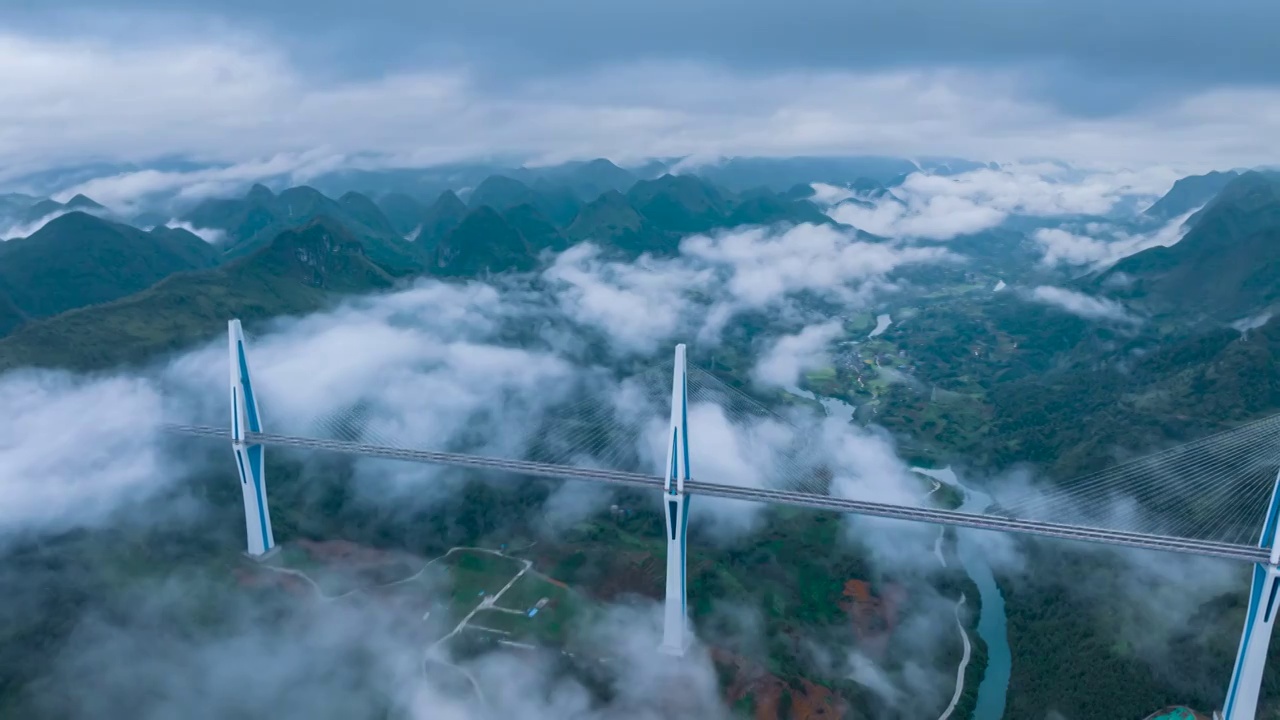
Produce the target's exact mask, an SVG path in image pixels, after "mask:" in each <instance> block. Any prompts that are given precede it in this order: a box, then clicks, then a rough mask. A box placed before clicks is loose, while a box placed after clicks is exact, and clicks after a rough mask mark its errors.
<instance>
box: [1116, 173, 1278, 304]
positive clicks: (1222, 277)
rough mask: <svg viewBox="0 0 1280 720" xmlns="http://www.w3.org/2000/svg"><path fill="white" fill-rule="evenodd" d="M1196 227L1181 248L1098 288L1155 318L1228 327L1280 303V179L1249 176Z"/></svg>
mask: <svg viewBox="0 0 1280 720" xmlns="http://www.w3.org/2000/svg"><path fill="white" fill-rule="evenodd" d="M1192 221H1193V222H1194V225H1192V227H1191V229H1190V231H1188V232H1187V234H1186V236H1184V237H1183V238H1182V240H1181V241H1180V242H1178V243H1177V244H1175V245H1172V246H1170V247H1155V248H1151V249H1148V250H1144V251H1142V252H1140V253H1137V254H1135V255H1132V256H1130V257H1127V258H1125V259H1124V260H1121V261H1120V262H1119V263H1117V264H1116V265H1115V266H1114V267H1113V268H1111V269H1110V270H1109V271H1107V272H1105V273H1103V274H1102V275H1101V276H1100V277H1099V278H1097V279H1096V281H1095V283H1096V285H1097V286H1098V287H1100V288H1104V289H1112V292H1113V293H1114V294H1116V295H1118V296H1119V297H1123V298H1128V299H1134V300H1138V301H1141V302H1142V303H1144V304H1146V305H1147V306H1148V307H1149V308H1150V309H1151V310H1153V311H1155V312H1160V313H1186V314H1190V315H1192V316H1195V315H1201V314H1203V315H1208V316H1212V317H1216V318H1219V319H1224V320H1234V319H1236V318H1239V317H1242V316H1245V315H1249V314H1251V313H1255V312H1259V311H1261V310H1263V309H1265V308H1267V307H1268V306H1270V305H1271V304H1272V303H1274V302H1276V301H1277V300H1278V299H1280V257H1278V256H1277V253H1276V249H1277V248H1280V177H1277V176H1275V175H1267V174H1262V173H1257V172H1249V173H1245V174H1244V175H1241V176H1240V177H1238V178H1235V179H1234V180H1232V181H1231V182H1230V183H1229V184H1228V185H1227V186H1226V187H1225V188H1224V189H1223V190H1222V192H1221V193H1219V195H1218V196H1217V197H1216V198H1214V200H1213V201H1212V202H1211V203H1209V205H1208V206H1206V207H1205V208H1204V210H1202V211H1201V212H1200V213H1198V214H1197V215H1196V216H1195V217H1193V218H1192Z"/></svg>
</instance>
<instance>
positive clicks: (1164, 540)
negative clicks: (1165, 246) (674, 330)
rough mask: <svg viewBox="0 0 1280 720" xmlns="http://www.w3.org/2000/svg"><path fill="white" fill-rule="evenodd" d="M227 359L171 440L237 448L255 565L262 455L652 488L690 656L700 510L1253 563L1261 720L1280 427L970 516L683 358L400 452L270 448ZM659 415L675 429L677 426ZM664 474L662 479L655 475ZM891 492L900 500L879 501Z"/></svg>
mask: <svg viewBox="0 0 1280 720" xmlns="http://www.w3.org/2000/svg"><path fill="white" fill-rule="evenodd" d="M230 360H231V407H232V422H231V427H230V428H218V427H211V426H207V425H191V424H170V425H167V426H166V428H165V429H166V430H168V431H170V432H174V433H178V434H183V435H189V436H196V437H207V438H214V439H222V440H229V441H230V442H231V444H232V448H233V450H234V455H235V458H236V463H237V469H238V471H239V474H240V479H241V485H242V490H243V493H244V501H245V522H246V527H247V531H248V532H247V538H248V546H249V554H250V555H251V556H261V555H263V554H265V553H267V552H268V551H270V550H271V549H272V548H273V547H274V545H275V542H274V537H273V535H272V530H271V519H270V512H269V510H268V503H267V494H266V485H265V477H264V469H265V467H264V460H263V453H264V448H265V447H266V446H268V445H270V446H275V447H283V448H289V447H291V448H296V449H303V450H319V451H326V452H337V453H343V454H348V455H355V456H362V457H368V458H381V459H386V460H399V461H406V462H417V463H427V464H433V465H443V466H453V467H458V468H469V469H476V470H487V471H496V472H503V473H510V474H514V475H525V476H540V477H550V478H563V479H571V480H585V481H593V482H603V483H610V484H615V485H620V486H625V487H631V488H639V489H652V490H655V491H659V492H660V493H661V494H662V498H663V504H664V510H665V512H664V515H665V517H666V526H667V550H668V552H667V597H666V604H665V622H664V636H663V643H662V648H663V650H664V651H666V652H670V653H672V654H683V653H684V651H685V650H686V649H687V647H688V645H689V643H690V642H691V639H692V635H691V632H690V628H689V626H688V619H687V609H686V596H687V592H686V587H685V564H686V562H685V560H686V554H687V551H688V548H687V544H686V535H687V524H688V516H689V515H688V514H689V498H690V496H691V495H706V496H711V497H722V498H730V499H736V500H746V501H752V502H761V503H768V504H775V505H790V506H794V507H805V508H812V509H819V510H827V511H835V512H845V513H853V514H859V515H869V516H875V517H883V518H891V519H900V520H909V521H916V522H925V523H933V524H939V525H951V526H955V527H963V528H974V529H983V530H993V531H1000V532H1012V533H1020V534H1027V535H1037V536H1042V537H1051V538H1059V539H1066V540H1081V541H1086V542H1095V543H1103V544H1107V545H1113V546H1121V547H1133V548H1141V549H1148V550H1157V551H1167V552H1176V553H1183V554H1190V555H1201V556H1208V557H1217V558H1225V559H1229V560H1236V561H1242V562H1247V563H1251V564H1253V567H1254V572H1253V582H1252V585H1251V588H1250V590H1251V591H1250V604H1249V615H1248V617H1247V620H1246V624H1245V628H1244V632H1243V636H1242V640H1241V645H1240V651H1239V654H1238V657H1237V661H1236V666H1235V669H1234V672H1233V675H1232V679H1231V682H1230V685H1229V687H1228V694H1227V699H1226V702H1225V704H1224V713H1223V717H1225V718H1227V720H1246V719H1251V718H1253V717H1254V715H1255V713H1256V706H1257V700H1258V694H1259V691H1260V686H1261V679H1262V671H1263V667H1264V664H1265V659H1266V650H1267V646H1268V644H1269V642H1270V636H1271V628H1272V626H1273V624H1274V621H1275V612H1276V609H1277V608H1276V604H1277V594H1278V592H1280V545H1277V543H1276V528H1277V519H1278V515H1280V497H1277V493H1276V487H1277V480H1278V478H1280V416H1274V417H1270V418H1265V419H1262V420H1259V421H1256V422H1252V423H1249V424H1246V425H1242V426H1240V427H1237V428H1234V429H1231V430H1228V431H1225V432H1221V433H1217V434H1215V435H1211V436H1209V437H1206V438H1202V439H1200V440H1197V441H1194V442H1191V443H1187V444H1185V445H1180V446H1178V447H1174V448H1171V449H1169V450H1165V451H1163V452H1160V453H1156V454H1154V455H1149V456H1146V457H1142V458H1138V459H1135V460H1131V461H1129V462H1124V463H1121V464H1118V465H1115V466H1113V467H1111V468H1108V469H1107V470H1104V471H1101V472H1097V473H1093V474H1090V475H1086V476H1083V477H1080V478H1075V479H1073V480H1070V481H1067V482H1059V483H1055V484H1053V485H1052V486H1051V487H1049V488H1032V487H1025V488H1020V489H1011V490H1008V491H1007V492H1005V493H1004V494H1005V495H1006V496H1005V497H1002V498H1001V499H1000V500H999V501H998V504H995V505H992V506H990V507H988V508H986V509H985V510H984V511H983V512H980V513H972V512H962V511H959V510H952V509H947V508H941V507H936V506H933V505H931V504H930V503H929V500H928V496H924V495H923V494H922V493H915V494H914V495H913V494H911V493H909V492H904V488H903V487H902V484H903V483H902V477H899V478H897V480H896V482H895V481H894V480H893V479H890V481H889V483H888V485H886V484H885V482H884V480H885V479H884V478H876V477H867V475H868V472H867V471H866V470H862V471H855V472H852V473H850V472H847V471H846V470H845V469H843V464H842V462H841V457H840V455H839V453H834V454H833V453H831V452H830V451H829V450H828V449H827V448H826V447H825V446H824V438H823V437H822V434H823V431H822V429H821V428H819V427H818V426H817V425H816V424H814V425H809V424H806V423H805V422H804V421H803V420H797V419H794V418H790V417H788V416H787V415H786V414H783V413H780V412H778V411H775V410H774V409H771V408H769V407H766V406H765V405H764V404H762V403H761V402H760V401H759V400H757V399H755V398H753V397H751V396H748V395H746V394H745V393H743V392H741V391H739V390H737V389H736V388H733V387H732V386H729V385H727V384H726V383H724V382H723V381H721V380H719V379H718V378H716V377H714V376H713V375H711V374H710V373H707V372H705V371H702V370H701V369H699V368H697V367H690V366H688V365H687V362H686V360H685V349H684V346H683V345H680V346H677V348H676V352H675V358H674V363H672V364H667V365H666V366H665V367H658V368H651V369H649V370H647V371H644V372H639V373H635V374H633V375H631V376H630V377H626V378H616V377H605V378H601V377H599V376H597V377H595V382H593V383H584V384H583V385H582V386H581V387H578V388H576V389H574V390H573V391H571V392H568V393H565V394H564V397H561V398H559V399H558V401H557V402H555V403H552V404H551V405H549V406H548V407H546V408H541V409H540V412H539V413H537V414H536V416H529V418H523V419H524V420H526V422H524V423H523V425H524V428H523V432H521V433H518V434H519V435H520V437H518V438H514V439H513V438H510V437H504V438H502V439H501V442H494V440H495V439H494V438H492V437H486V436H485V433H483V432H481V433H478V434H473V436H471V437H455V438H452V439H451V441H450V445H451V446H446V447H439V448H434V449H423V448H420V447H415V445H416V444H417V443H414V442H412V441H406V440H405V439H403V437H402V434H403V433H402V431H401V430H400V428H399V426H398V423H397V422H395V419H394V418H391V417H387V416H386V415H385V414H381V413H380V411H379V410H378V408H376V407H371V406H369V405H367V404H358V405H355V406H353V407H349V408H345V409H343V410H340V411H338V412H335V413H333V414H331V415H327V416H323V417H319V418H315V419H313V420H311V421H310V422H309V423H307V424H306V425H304V427H305V428H307V431H306V432H299V433H297V434H276V433H268V432H266V431H265V428H264V427H263V425H262V421H261V417H260V415H259V412H258V405H257V398H256V397H255V395H254V391H253V384H252V382H251V378H250V375H249V365H248V359H247V354H246V351H245V343H244V336H243V333H242V331H241V329H240V324H239V321H235V320H233V321H231V323H230ZM503 410H504V409H503V408H494V409H492V412H495V413H502V412H503ZM424 412H429V409H424ZM659 413H660V414H661V415H667V414H669V418H670V419H669V422H666V421H662V420H660V419H659V417H660V415H659ZM691 416H692V418H693V420H692V421H691V419H690V418H691ZM691 423H696V425H697V429H696V430H695V432H694V439H693V442H694V443H697V438H698V436H699V435H700V434H701V433H702V432H703V431H704V430H705V431H706V435H707V436H708V438H709V439H713V440H714V441H715V442H716V443H718V444H721V445H723V444H726V443H727V444H729V445H734V446H735V447H732V448H730V449H729V454H730V455H734V456H735V457H736V461H732V462H724V461H723V459H720V460H719V461H718V460H717V455H718V453H716V452H705V453H701V452H699V451H698V447H699V446H698V445H697V444H692V445H691V438H690V431H689V428H690V425H691ZM719 454H723V453H719ZM664 456H665V457H664ZM845 459H846V460H847V457H846V458H845ZM704 461H705V462H704ZM704 465H705V466H709V467H711V468H712V472H710V473H709V474H710V475H712V477H709V478H703V479H697V480H695V479H694V475H693V472H692V470H693V467H695V466H697V467H703V466H704ZM658 468H660V469H661V474H657V473H655V472H654V470H656V469H658ZM899 470H901V469H899ZM897 474H898V475H900V476H901V475H903V473H901V472H898V473H897ZM886 490H887V491H888V492H887V493H886ZM886 494H887V495H888V496H889V497H891V498H892V501H888V500H885V499H884V497H885V495H886ZM1264 600H1265V602H1264Z"/></svg>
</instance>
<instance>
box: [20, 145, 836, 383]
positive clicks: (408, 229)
mask: <svg viewBox="0 0 1280 720" xmlns="http://www.w3.org/2000/svg"><path fill="white" fill-rule="evenodd" d="M587 165H588V167H587V169H588V170H589V175H588V179H590V178H595V180H594V181H595V182H597V185H592V184H591V183H590V182H585V181H583V179H582V177H579V182H578V185H577V187H576V190H575V189H574V188H569V187H564V186H556V185H553V184H551V183H550V182H549V181H539V182H537V183H535V185H533V186H530V185H527V184H525V183H523V182H521V181H519V180H516V179H514V178H510V177H505V176H493V177H490V178H487V179H485V180H484V181H482V182H481V183H480V184H479V185H477V186H476V187H475V189H474V190H473V191H472V192H470V193H468V197H467V201H466V202H464V201H463V200H462V198H461V197H459V195H458V194H457V193H455V192H454V191H452V190H446V191H443V192H442V193H441V194H440V195H439V196H438V197H436V198H435V199H434V200H433V201H431V202H429V203H427V202H423V201H420V200H418V199H417V198H414V197H412V196H409V195H403V194H388V195H385V196H383V197H382V198H380V199H379V200H378V201H375V200H373V199H371V198H369V197H368V196H366V195H363V194H360V193H356V192H347V193H344V194H343V195H342V196H341V197H339V198H338V199H336V200H335V199H333V198H330V197H329V196H327V195H325V194H323V193H321V192H320V191H318V190H316V189H315V188H312V187H306V186H303V187H294V188H289V189H287V190H284V191H282V192H280V193H279V194H276V193H274V192H272V191H271V190H269V189H268V188H266V187H265V186H262V185H255V186H253V187H252V188H251V189H250V190H249V191H248V193H246V194H245V195H244V196H243V197H240V198H229V199H212V200H206V201H204V202H201V203H200V204H199V205H197V206H196V207H194V208H192V209H191V210H190V211H189V212H187V213H185V214H183V215H182V216H181V217H180V218H179V219H178V220H179V221H180V223H181V224H184V226H190V227H193V228H196V229H197V231H198V232H200V233H201V234H202V235H207V236H211V237H215V236H216V237H219V238H220V239H219V240H218V241H217V242H216V243H209V242H206V241H205V240H202V239H200V237H198V236H197V235H195V234H193V233H191V232H188V231H187V230H184V229H178V228H171V227H167V226H164V225H160V226H157V227H155V228H153V229H152V230H150V231H143V230H140V229H138V228H135V227H131V226H129V225H125V224H122V223H118V222H115V221H113V220H110V219H107V218H105V217H98V216H95V215H91V214H88V213H86V212H81V211H72V212H67V213H66V214H63V215H61V216H59V217H56V218H55V219H54V220H52V221H50V222H49V223H47V224H46V225H45V226H44V227H42V228H41V229H40V230H39V231H38V232H36V233H34V234H32V235H31V236H30V237H27V238H23V239H18V240H12V241H9V242H7V243H4V244H0V337H3V335H8V337H4V338H3V340H0V369H4V368H11V367H18V366H22V365H27V364H35V365H58V366H67V367H75V368H81V369H88V368H95V367H103V366H105V365H111V364H116V363H121V362H133V361H140V360H142V359H144V358H146V357H149V356H150V355H152V354H154V353H156V352H162V351H165V350H169V349H174V348H178V347H181V346H183V345H185V344H188V343H190V342H192V341H195V340H197V339H199V338H203V337H207V336H209V335H212V334H216V333H217V332H219V331H220V328H221V327H222V323H224V322H225V320H226V318H228V317H233V316H238V317H242V318H245V319H246V320H249V321H252V320H254V319H261V318H266V317H270V316H274V315H281V314H291V313H305V312H310V311H312V310H315V309H318V308H320V307H322V306H324V305H325V304H326V303H327V302H330V301H331V299H332V297H333V295H334V294H342V293H359V292H366V291H371V290H378V289H383V288H388V287H391V286H392V285H393V284H394V283H395V282H396V281H397V280H398V279H402V278H407V277H412V276H414V275H417V274H421V273H424V272H425V273H430V274H434V275H438V276H441V277H458V278H463V277H483V276H487V275H492V274H496V273H503V272H511V271H516V272H520V271H528V270H532V269H534V268H535V267H536V266H537V265H538V263H539V262H541V259H542V257H543V255H544V253H548V252H558V251H561V250H564V249H565V248H567V247H569V246H570V245H573V244H575V243H579V242H588V241H589V242H594V243H597V244H599V245H601V246H602V247H603V248H604V249H605V251H606V252H610V253H615V254H617V255H619V256H621V257H636V256H638V255H640V254H643V253H650V254H654V255H660V256H661V255H673V254H675V253H676V252H678V247H679V241H680V239H681V238H682V237H684V236H686V235H688V234H690V233H699V232H710V231H714V230H716V229H719V228H729V227H735V226H739V225H744V224H752V225H771V224H776V223H786V224H795V223H803V222H812V223H832V222H833V221H832V220H830V219H829V218H828V217H827V216H826V215H824V214H823V213H822V212H821V211H820V210H819V209H818V208H817V206H816V205H814V204H813V203H811V202H809V201H807V200H802V199H794V198H791V197H787V196H785V195H782V194H780V193H775V192H773V191H770V190H767V189H757V190H753V191H750V192H745V193H734V192H732V191H729V190H727V189H725V188H721V187H717V186H715V185H713V184H711V183H709V182H707V181H706V180H703V179H701V178H697V177H693V176H675V175H663V176H661V177H659V178H656V179H653V180H641V181H636V182H632V183H630V185H629V187H627V190H626V192H625V193H623V192H621V191H619V190H618V189H617V188H616V187H609V188H608V189H607V190H605V191H604V192H603V193H601V194H600V195H598V196H596V197H595V198H593V199H591V200H589V201H582V200H580V199H579V196H578V193H581V192H585V191H586V190H588V189H592V188H594V187H597V186H601V187H603V186H607V185H609V184H610V183H612V184H621V185H625V184H626V182H625V178H624V177H623V176H622V175H621V174H619V173H616V172H612V171H611V170H609V168H608V167H606V166H605V165H603V164H600V163H596V164H594V165H592V164H587ZM614 167H616V166H614ZM81 202H83V201H81ZM68 205H70V203H68ZM95 205H96V204H95ZM65 209H66V206H65V205H64V206H61V207H60V208H59V211H65Z"/></svg>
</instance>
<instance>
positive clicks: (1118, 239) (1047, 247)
mask: <svg viewBox="0 0 1280 720" xmlns="http://www.w3.org/2000/svg"><path fill="white" fill-rule="evenodd" d="M1194 212H1195V211H1194V210H1193V211H1191V212H1187V213H1184V214H1183V215H1180V216H1178V217H1176V218H1174V219H1173V220H1170V221H1169V222H1168V223H1166V224H1165V225H1163V226H1161V227H1160V228H1158V229H1156V230H1153V231H1151V232H1148V233H1129V232H1127V231H1125V230H1124V229H1121V228H1117V227H1115V226H1112V225H1107V224H1103V223H1089V224H1088V225H1086V226H1085V228H1084V234H1079V233H1074V232H1071V231H1069V230H1065V229H1062V228H1040V229H1039V230H1036V231H1035V233H1034V234H1033V235H1032V237H1033V238H1034V239H1035V241H1036V242H1037V243H1039V245H1040V247H1041V249H1042V250H1043V251H1044V258H1043V260H1042V262H1044V264H1046V265H1071V266H1076V267H1087V268H1089V269H1090V270H1092V271H1097V270H1102V269H1105V268H1108V267H1110V266H1112V265H1114V264H1116V263H1117V262H1119V261H1121V260H1123V259H1124V258H1127V257H1129V256H1130V255H1133V254H1135V253H1139V252H1142V251H1143V250H1146V249H1148V248H1153V247H1169V246H1170V245H1175V244H1177V243H1178V241H1179V240H1181V239H1182V236H1183V235H1186V234H1187V228H1184V227H1183V223H1185V222H1186V221H1187V218H1189V217H1191V215H1192V214H1193V213H1194Z"/></svg>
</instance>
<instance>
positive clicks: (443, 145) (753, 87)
mask: <svg viewBox="0 0 1280 720" xmlns="http://www.w3.org/2000/svg"><path fill="white" fill-rule="evenodd" d="M1277 27H1280V3H1276V2H1273V1H1271V0H1221V1H1220V2H1217V3H1205V2H1203V1H1201V0H1196V1H1192V0H1122V1H1116V0H1107V1H1103V0H1069V1H1068V0H1062V1H1056V2H1050V1H1049V0H878V1H877V2H874V3H872V2H858V1H857V0H790V1H789V2H781V1H773V2H758V1H754V0H646V2H643V3H641V2H620V1H615V0H538V1H537V2H529V1H528V0H364V1H362V2H350V0H271V1H270V2H263V1H262V0H206V1H201V0H166V1H165V2H147V1H145V0H59V2H57V3H51V2H47V0H6V1H5V2H4V3H3V5H0V168H3V169H2V170H0V177H4V176H7V177H10V178H12V177H13V176H15V175H18V174H21V173H24V172H30V171H33V170H40V169H45V168H48V167H54V166H60V165H67V164H73V163H80V162H85V161H89V160H108V161H139V162H142V161H147V160H152V159H155V158H157V157H162V156H186V157H193V158H196V159H200V160H213V161H220V162H230V163H244V162H249V161H264V160H269V159H271V158H273V157H275V158H277V160H276V161H277V162H283V163H285V164H307V163H311V164H313V165H315V164H319V165H321V166H323V165H327V164H343V163H347V162H350V160H349V157H350V156H351V155H353V154H358V153H373V154H378V155H383V156H390V157H392V158H393V161H392V162H394V163H398V164H424V163H430V162H438V161H445V160H455V159H464V158H471V157H477V156H483V155H492V154H509V153H515V154H520V155H526V156H528V157H531V158H533V159H535V160H542V161H554V160H560V159H564V158H570V157H581V156H597V155H604V156H609V157H613V158H615V159H619V160H624V161H625V160H628V159H634V158H640V157H644V156H651V155H685V154H705V155H711V156H715V155H726V154H768V155H785V154H817V153H868V154H870V153H875V154H898V155H907V156H910V155H920V154H947V155H958V156H965V157H971V158H974V159H982V160H988V159H989V160H998V161H1004V160H1014V159H1025V158H1028V157H1057V158H1062V159H1066V160H1068V161H1071V162H1075V163H1079V164H1088V165H1110V166H1116V165H1124V166H1130V167H1132V166H1144V165H1157V164H1165V165H1175V166H1178V167H1183V168H1187V169H1204V168H1209V167H1232V166H1240V165H1257V164H1271V163H1276V162H1277V161H1280V158H1278V157H1277V156H1278V155H1280V146H1276V145H1275V143H1274V142H1273V140H1274V138H1275V137H1277V136H1280V43H1276V42H1275V41H1274V33H1275V28H1277Z"/></svg>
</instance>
